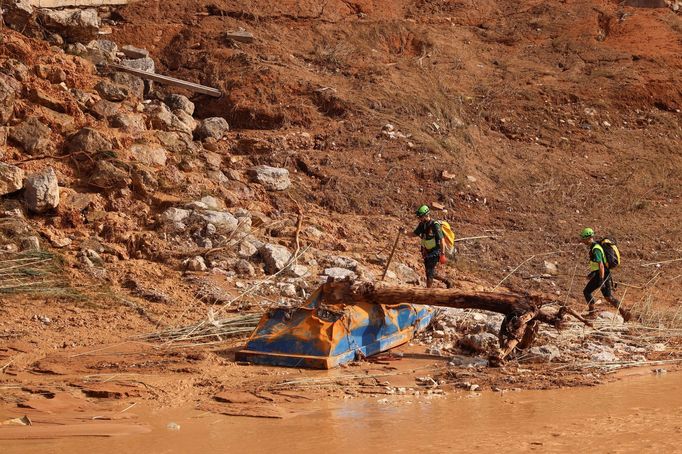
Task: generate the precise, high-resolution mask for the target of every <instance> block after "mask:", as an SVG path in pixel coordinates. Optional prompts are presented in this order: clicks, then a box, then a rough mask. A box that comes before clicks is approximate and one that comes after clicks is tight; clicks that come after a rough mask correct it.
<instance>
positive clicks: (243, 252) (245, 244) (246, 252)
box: [237, 241, 258, 259]
mask: <svg viewBox="0 0 682 454" xmlns="http://www.w3.org/2000/svg"><path fill="white" fill-rule="evenodd" d="M257 253H258V248H256V246H254V245H253V243H251V242H250V241H242V242H241V243H239V250H238V251H237V254H238V255H239V257H241V258H244V259H249V258H251V257H253V256H254V255H256V254H257Z"/></svg>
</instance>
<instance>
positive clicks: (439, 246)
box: [403, 205, 452, 288]
mask: <svg viewBox="0 0 682 454" xmlns="http://www.w3.org/2000/svg"><path fill="white" fill-rule="evenodd" d="M416 214H417V219H419V224H418V225H417V228H416V229H414V231H413V232H412V234H413V235H414V236H418V237H419V238H421V253H422V258H423V259H424V269H425V271H426V286H427V287H432V286H433V281H434V279H435V280H439V281H441V282H443V283H444V284H445V285H446V287H447V288H450V287H452V284H451V282H450V280H449V279H447V278H446V277H445V276H443V275H441V274H440V273H439V272H438V270H437V268H438V266H439V264H442V263H445V236H444V235H443V230H442V229H441V226H440V224H439V223H438V222H436V221H434V220H433V219H432V218H431V210H430V209H429V207H428V206H427V205H422V206H420V207H419V208H418V209H417V213H416ZM403 231H405V229H403Z"/></svg>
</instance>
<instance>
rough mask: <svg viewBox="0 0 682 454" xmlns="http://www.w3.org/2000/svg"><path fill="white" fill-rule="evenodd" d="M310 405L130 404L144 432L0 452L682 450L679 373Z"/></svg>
mask: <svg viewBox="0 0 682 454" xmlns="http://www.w3.org/2000/svg"><path fill="white" fill-rule="evenodd" d="M316 405H317V406H318V408H317V409H315V410H314V411H312V412H310V413H307V414H304V415H301V416H295V417H291V418H287V419H262V418H244V417H227V416H220V415H216V414H212V413H211V414H207V413H201V412H198V411H195V410H178V409H173V410H170V409H165V410H150V409H147V410H143V411H137V412H136V414H137V415H138V416H139V419H138V420H139V421H143V422H144V423H143V424H144V427H145V429H146V430H145V431H146V432H147V433H135V431H131V432H129V433H128V434H126V435H118V436H114V437H106V438H105V437H66V438H58V439H50V440H30V441H27V440H12V441H9V440H4V441H0V452H2V453H7V454H10V453H26V452H41V453H59V454H62V453H93V452H117V453H127V452H149V453H193V452H247V453H250V452H254V453H260V452H292V453H307V452H321V451H322V452H325V453H342V452H343V453H349V452H350V453H370V452H371V453H377V452H397V453H412V452H417V451H420V452H467V451H470V450H474V449H475V450H476V451H477V452H501V451H507V452H527V451H534V452H613V453H621V452H624V453H625V452H668V453H672V452H682V374H679V373H677V374H666V375H662V376H653V375H652V376H645V377H635V378H627V379H624V380H622V381H619V382H616V383H611V384H607V385H603V386H597V387H593V388H577V389H559V390H549V391H520V392H503V393H494V392H484V393H482V394H480V395H479V394H473V393H472V394H469V393H461V394H459V393H457V394H454V393H453V394H450V395H448V396H446V397H438V398H431V399H427V398H426V397H421V398H415V397H400V398H398V397H392V398H391V399H390V400H388V401H387V402H386V401H383V400H382V399H381V398H374V399H363V400H349V401H343V402H338V401H337V402H327V403H324V402H322V403H319V404H316ZM138 410H139V409H138ZM169 423H175V424H177V425H178V426H179V429H178V430H171V429H169V428H168V424H169ZM26 429H27V430H30V428H26Z"/></svg>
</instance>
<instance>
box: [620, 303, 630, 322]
mask: <svg viewBox="0 0 682 454" xmlns="http://www.w3.org/2000/svg"><path fill="white" fill-rule="evenodd" d="M618 313H620V316H621V317H623V321H624V322H629V321H630V320H632V313H631V312H630V311H629V310H627V309H625V308H624V307H619V308H618Z"/></svg>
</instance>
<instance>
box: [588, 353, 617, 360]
mask: <svg viewBox="0 0 682 454" xmlns="http://www.w3.org/2000/svg"><path fill="white" fill-rule="evenodd" d="M590 359H591V360H592V361H594V362H598V363H611V362H614V361H618V357H617V356H616V355H614V354H613V353H611V352H609V351H606V350H603V351H600V352H597V353H594V354H593V355H592V356H591V357H590Z"/></svg>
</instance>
